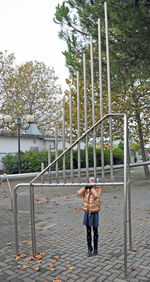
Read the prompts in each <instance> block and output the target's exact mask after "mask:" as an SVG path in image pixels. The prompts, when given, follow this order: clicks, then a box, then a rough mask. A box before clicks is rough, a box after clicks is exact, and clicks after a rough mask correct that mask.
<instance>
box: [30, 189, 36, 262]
mask: <svg viewBox="0 0 150 282" xmlns="http://www.w3.org/2000/svg"><path fill="white" fill-rule="evenodd" d="M30 217H31V239H32V255H33V257H35V255H36V237H35V213H34V187H32V186H31V185H30Z"/></svg>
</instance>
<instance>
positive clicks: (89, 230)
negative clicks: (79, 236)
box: [86, 225, 93, 257]
mask: <svg viewBox="0 0 150 282" xmlns="http://www.w3.org/2000/svg"><path fill="white" fill-rule="evenodd" d="M86 228H87V245H88V253H87V256H88V257H91V256H92V251H93V248H92V238H91V226H89V225H87V226H86Z"/></svg>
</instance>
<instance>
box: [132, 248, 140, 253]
mask: <svg viewBox="0 0 150 282" xmlns="http://www.w3.org/2000/svg"><path fill="white" fill-rule="evenodd" d="M131 251H132V252H135V253H137V252H139V250H137V249H134V248H132V250H131Z"/></svg>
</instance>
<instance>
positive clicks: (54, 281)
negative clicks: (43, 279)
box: [53, 277, 61, 282]
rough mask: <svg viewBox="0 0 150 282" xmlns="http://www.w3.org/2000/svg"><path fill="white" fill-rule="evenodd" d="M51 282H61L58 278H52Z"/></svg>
mask: <svg viewBox="0 0 150 282" xmlns="http://www.w3.org/2000/svg"><path fill="white" fill-rule="evenodd" d="M53 282H61V280H60V279H59V278H57V277H56V278H54V280H53Z"/></svg>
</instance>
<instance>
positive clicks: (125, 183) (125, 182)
mask: <svg viewBox="0 0 150 282" xmlns="http://www.w3.org/2000/svg"><path fill="white" fill-rule="evenodd" d="M110 117H111V118H112V117H122V118H123V119H124V180H123V181H122V182H113V183H112V182H99V183H97V184H96V185H102V186H112V185H119V186H120V185H122V186H123V187H124V202H123V224H124V275H125V277H126V276H127V195H128V213H129V234H130V237H129V238H130V248H132V238H131V207H130V203H131V199H130V185H129V164H128V138H127V116H126V114H116V113H114V114H107V115H105V116H104V117H103V118H102V119H100V120H99V121H98V122H96V123H95V124H94V125H93V126H92V127H91V128H90V129H88V130H87V131H86V132H85V133H84V134H83V135H82V136H80V137H79V138H78V139H77V140H76V141H75V142H74V143H73V144H71V145H70V146H69V148H67V149H66V150H65V151H64V152H63V153H62V154H61V155H60V156H58V157H57V158H56V159H55V160H54V161H53V162H52V163H51V164H49V165H48V166H47V167H46V168H45V169H44V170H43V171H42V172H41V173H39V175H38V176H36V177H35V178H34V179H33V180H32V181H31V182H30V183H22V184H18V185H16V187H15V189H14V222H15V244H16V254H17V255H18V254H19V243H18V219H17V191H18V189H20V188H22V187H26V188H29V192H30V216H31V238H32V254H33V256H35V255H36V234H35V211H34V188H35V187H43V188H44V187H52V186H60V187H66V186H69V187H72V186H76V187H78V186H86V185H89V183H72V182H70V183H64V182H63V183H36V181H37V180H38V178H40V177H41V176H42V175H44V173H45V172H47V171H48V170H49V169H50V168H51V167H52V166H53V165H56V164H57V166H58V162H59V160H60V159H62V158H64V157H65V156H66V154H67V153H68V152H71V151H72V149H73V148H74V147H75V146H76V145H78V144H79V143H80V142H81V141H83V139H87V137H88V136H89V134H90V132H92V131H94V130H96V128H97V127H98V126H99V125H100V124H102V122H103V121H104V120H106V119H107V118H110ZM72 173H73V172H72ZM72 173H71V174H70V175H72Z"/></svg>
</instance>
